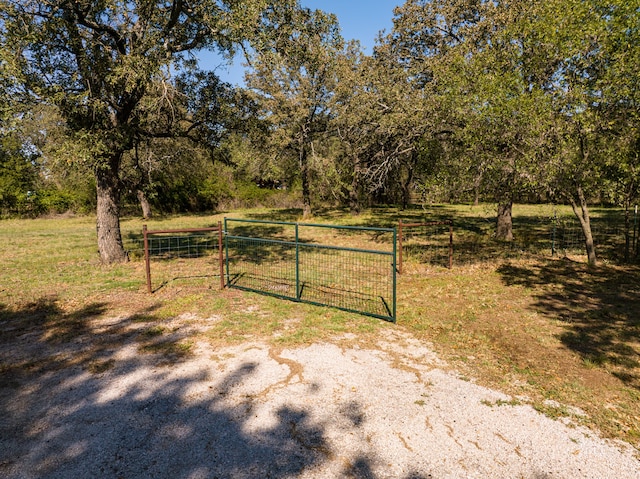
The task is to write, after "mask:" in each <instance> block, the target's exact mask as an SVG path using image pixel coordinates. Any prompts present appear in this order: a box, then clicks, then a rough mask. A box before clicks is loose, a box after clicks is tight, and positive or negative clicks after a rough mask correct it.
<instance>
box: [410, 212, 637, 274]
mask: <svg viewBox="0 0 640 479" xmlns="http://www.w3.org/2000/svg"><path fill="white" fill-rule="evenodd" d="M639 227H640V225H639V224H638V221H637V219H636V218H633V219H632V220H631V221H626V222H625V221H624V218H622V217H619V216H613V217H612V216H608V217H602V218H598V217H596V218H592V220H591V229H592V234H593V237H594V242H595V245H596V250H597V254H598V257H599V258H600V259H603V260H606V261H609V262H613V263H631V262H638V261H639V260H640V250H639V248H640V244H639V241H638V228H639ZM398 230H399V235H398V239H399V246H398V250H399V257H398V262H399V265H400V266H399V268H400V272H401V271H402V265H403V262H410V263H411V262H414V263H421V264H428V265H431V266H435V267H448V268H451V267H452V265H466V264H476V263H482V262H486V261H492V260H496V259H515V258H521V257H524V256H546V257H554V256H556V257H557V256H566V257H582V256H584V255H585V254H586V253H585V240H584V234H583V232H582V228H581V226H580V223H579V222H578V220H577V218H575V217H572V216H561V217H559V216H555V215H554V216H552V217H542V216H541V217H533V216H527V217H522V218H514V220H513V234H514V239H513V241H499V240H497V239H496V238H495V236H494V233H495V222H494V221H491V220H488V219H484V218H456V219H454V220H453V221H438V222H428V221H425V222H422V223H416V222H414V223H404V222H403V221H402V220H401V221H400V222H399V224H398Z"/></svg>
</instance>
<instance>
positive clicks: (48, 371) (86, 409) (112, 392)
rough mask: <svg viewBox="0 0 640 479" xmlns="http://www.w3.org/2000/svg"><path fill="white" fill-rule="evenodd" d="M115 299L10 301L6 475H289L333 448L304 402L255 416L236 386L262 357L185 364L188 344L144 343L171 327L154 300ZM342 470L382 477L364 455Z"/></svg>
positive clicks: (5, 319)
mask: <svg viewBox="0 0 640 479" xmlns="http://www.w3.org/2000/svg"><path fill="white" fill-rule="evenodd" d="M108 307H109V305H108V304H104V303H93V304H89V305H87V306H83V307H79V308H78V309H77V310H75V311H65V310H63V308H62V307H61V306H60V305H59V304H58V301H57V300H56V298H45V299H42V300H38V301H35V302H33V303H31V304H28V305H25V306H22V307H18V308H15V307H8V306H6V305H2V304H0V331H1V336H0V346H1V348H0V375H1V376H0V377H2V381H0V476H2V477H4V478H7V479H10V478H11V479H13V478H16V479H17V478H22V477H29V478H52V479H55V478H68V477H106V478H119V477H127V478H147V477H167V478H216V477H219V478H254V477H269V478H285V477H287V478H289V477H297V476H299V475H300V474H303V473H304V472H305V471H310V470H313V469H314V468H316V467H318V466H321V465H322V464H323V463H325V462H326V461H328V460H329V459H330V458H331V457H332V456H333V451H332V450H331V446H330V444H329V442H328V440H327V437H326V425H325V424H323V423H322V422H319V421H317V420H314V419H312V415H311V413H310V411H308V410H306V409H305V408H301V407H298V406H291V405H282V406H278V407H277V409H276V410H274V411H271V415H272V418H273V420H272V421H270V422H269V423H268V424H264V425H262V426H261V427H259V428H258V427H256V425H255V424H251V423H250V421H251V419H252V418H253V417H254V412H253V408H254V406H255V405H256V404H255V403H254V402H253V401H254V399H253V398H252V397H250V396H245V395H242V394H238V393H234V391H236V388H241V387H242V386H243V384H244V383H246V382H247V381H252V380H254V379H255V378H256V376H258V375H260V374H261V370H260V367H261V366H260V364H259V363H257V362H254V361H244V362H239V363H237V365H236V366H235V367H233V368H230V369H229V370H227V371H224V372H222V371H221V370H220V369H219V368H217V367H216V365H215V364H213V365H212V364H209V363H207V362H198V363H197V364H196V365H195V366H194V365H191V364H190V365H189V366H188V367H186V366H185V367H184V368H183V369H181V367H182V365H183V364H186V363H185V362H184V361H186V360H189V359H190V357H189V355H188V354H183V355H180V354H176V351H175V350H172V349H171V348H168V349H160V351H161V354H143V353H142V350H144V347H145V345H148V344H154V341H157V339H158V337H162V336H163V334H162V330H161V328H159V327H158V326H157V324H158V321H159V318H156V317H155V316H154V309H155V306H150V307H148V308H147V309H144V310H141V311H139V312H137V313H135V314H132V315H130V316H127V317H109V316H108V314H105V313H106V312H107V311H108ZM172 334H173V335H172V336H171V338H172V339H170V340H169V341H168V343H170V344H174V345H177V344H180V339H181V338H182V336H180V333H179V332H178V333H175V334H174V333H172ZM165 342H166V341H165ZM155 344H160V343H158V342H156V343H155ZM167 366H170V367H167ZM354 410H355V411H356V412H357V410H358V408H357V407H355V408H354ZM352 416H353V417H354V418H355V419H354V420H357V419H358V418H357V414H355V415H354V414H352ZM350 417H351V416H350ZM354 468H355V469H354ZM342 477H375V475H374V474H373V472H372V471H371V466H370V463H369V462H367V460H366V459H363V460H362V461H359V462H357V463H356V464H355V465H354V466H353V468H351V469H350V468H348V467H345V468H343V471H342ZM410 477H420V476H415V475H413V476H410Z"/></svg>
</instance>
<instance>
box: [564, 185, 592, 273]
mask: <svg viewBox="0 0 640 479" xmlns="http://www.w3.org/2000/svg"><path fill="white" fill-rule="evenodd" d="M576 193H577V194H578V201H579V202H580V205H579V206H578V204H577V203H576V200H575V199H574V198H573V196H571V197H570V198H569V201H570V202H571V208H572V209H573V213H574V214H575V215H576V217H577V218H578V220H579V221H580V226H581V227H582V233H583V234H584V244H585V248H586V250H587V261H588V263H589V266H592V267H593V266H597V265H598V259H597V257H596V247H595V244H594V242H593V234H592V232H591V220H590V218H589V208H588V207H587V200H586V199H585V196H584V191H582V187H581V186H580V185H577V186H576Z"/></svg>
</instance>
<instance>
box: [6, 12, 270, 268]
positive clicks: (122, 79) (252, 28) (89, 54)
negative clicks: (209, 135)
mask: <svg viewBox="0 0 640 479" xmlns="http://www.w3.org/2000/svg"><path fill="white" fill-rule="evenodd" d="M268 4H269V2H267V1H266V0H251V1H237V0H189V1H187V0H37V1H36V0H0V43H1V44H2V49H1V50H0V55H1V57H0V62H1V63H2V67H3V69H4V72H5V74H4V75H3V76H5V75H6V76H10V77H11V78H12V80H14V81H15V82H16V84H17V85H18V87H16V88H15V89H14V91H13V93H14V94H15V95H22V96H23V98H24V100H25V101H26V100H27V99H29V100H31V101H36V102H40V103H46V104H51V105H55V106H57V108H58V109H59V111H60V113H61V115H62V118H63V119H64V121H65V122H66V127H67V129H68V132H69V145H71V144H73V147H71V146H69V149H70V150H73V152H74V161H82V162H85V163H87V164H89V165H90V166H91V168H92V170H93V172H94V176H95V182H96V190H97V236H98V249H99V252H100V257H101V259H102V261H103V262H105V263H113V262H120V261H124V260H126V253H125V251H124V248H123V244H122V238H121V233H120V221H119V214H120V213H119V203H120V197H121V194H122V182H121V178H120V175H121V168H122V161H123V156H124V155H125V153H126V152H128V151H131V150H132V148H133V147H134V146H135V145H136V143H137V142H140V141H141V139H142V138H145V137H149V136H170V135H171V134H178V133H184V132H189V131H191V130H192V129H193V127H194V126H199V125H201V124H202V122H200V121H199V120H198V119H197V118H189V115H191V114H192V112H190V111H188V110H185V109H177V108H174V105H173V103H172V102H171V99H170V96H171V95H167V94H165V93H167V92H169V91H171V90H172V89H175V87H174V85H175V81H174V78H175V74H176V72H179V71H183V70H185V69H194V68H196V62H195V61H194V57H193V55H190V52H197V51H198V50H201V49H217V50H218V51H220V52H223V53H225V52H226V53H230V52H233V50H234V48H237V47H238V46H240V45H243V43H244V44H246V43H247V42H251V41H252V40H254V39H255V38H257V35H258V33H259V32H261V31H263V30H264V29H265V26H266V23H265V22H266V20H265V16H264V13H265V11H266V10H267V9H268ZM262 40H264V39H262ZM159 108H160V109H163V110H164V111H165V112H166V115H168V117H171V115H178V114H182V115H183V118H181V119H179V118H171V119H172V120H175V121H170V122H166V125H168V126H169V128H170V129H167V130H166V131H164V132H159V131H158V129H157V128H150V125H149V118H150V115H151V116H152V117H153V116H156V117H157V115H158V109H159ZM184 115H186V116H184ZM178 120H188V121H190V122H191V124H190V125H185V124H184V123H181V122H180V121H178ZM205 136H206V135H205Z"/></svg>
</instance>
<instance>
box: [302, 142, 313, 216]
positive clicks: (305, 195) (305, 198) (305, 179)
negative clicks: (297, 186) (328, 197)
mask: <svg viewBox="0 0 640 479" xmlns="http://www.w3.org/2000/svg"><path fill="white" fill-rule="evenodd" d="M300 178H301V180H302V217H303V218H305V219H306V218H309V217H310V216H311V191H310V190H309V158H308V152H307V147H306V145H304V144H303V145H302V147H301V148H300Z"/></svg>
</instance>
